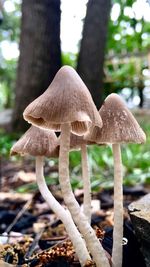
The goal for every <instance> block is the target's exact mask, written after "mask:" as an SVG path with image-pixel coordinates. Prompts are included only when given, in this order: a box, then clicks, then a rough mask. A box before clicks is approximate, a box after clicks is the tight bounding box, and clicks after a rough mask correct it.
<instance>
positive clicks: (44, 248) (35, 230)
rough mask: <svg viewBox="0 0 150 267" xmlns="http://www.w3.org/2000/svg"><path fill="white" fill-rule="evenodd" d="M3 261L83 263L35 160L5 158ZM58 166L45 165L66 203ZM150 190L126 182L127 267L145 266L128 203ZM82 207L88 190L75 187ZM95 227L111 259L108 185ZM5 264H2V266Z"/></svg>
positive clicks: (0, 183) (0, 179)
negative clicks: (39, 181)
mask: <svg viewBox="0 0 150 267" xmlns="http://www.w3.org/2000/svg"><path fill="white" fill-rule="evenodd" d="M137 116H138V118H139V120H140V121H142V122H143V121H144V123H146V122H147V121H149V112H147V113H146V115H145V113H144V115H143V114H142V112H140V113H139V114H138V115H137ZM0 164H1V166H0V260H2V261H5V262H7V263H9V264H12V265H13V266H24V267H25V266H30V267H34V266H35V267H37V266H39V267H51V266H53V267H59V266H61V267H71V266H72V267H73V266H74V267H75V266H76V267H78V266H80V264H79V262H78V259H77V257H76V255H75V252H74V249H73V247H72V244H71V242H70V241H69V239H68V236H67V233H66V231H65V228H64V226H63V224H62V223H61V221H60V220H59V218H57V217H56V216H55V215H54V214H53V212H52V211H51V210H50V209H49V207H48V205H47V204H46V203H45V202H44V200H43V198H42V197H41V195H40V193H39V191H38V188H37V185H36V177H35V171H34V160H33V159H32V158H28V159H27V158H25V159H22V160H10V159H8V158H1V162H0ZM57 171H58V166H57V164H55V165H54V166H50V164H48V162H46V165H45V176H47V174H50V173H51V174H52V176H53V177H54V181H52V180H50V181H49V188H50V190H51V192H52V193H53V195H54V196H55V197H56V199H57V200H58V201H59V202H60V203H61V204H62V205H63V206H64V202H63V199H62V196H61V191H60V187H59V185H58V183H57V181H58V180H57V179H58V177H57V176H58V174H57ZM149 192H150V187H149V185H144V184H141V185H138V186H132V187H127V186H124V237H125V238H126V239H125V243H124V245H123V267H134V266H136V267H145V263H144V259H143V256H142V254H141V252H140V244H139V243H138V241H137V238H136V236H135V233H134V229H133V226H132V223H131V220H130V217H129V214H128V205H129V204H130V203H131V202H132V201H135V200H138V199H139V198H140V197H142V196H144V195H145V194H147V193H149ZM74 193H75V197H76V199H77V201H78V202H79V204H80V205H82V201H83V190H82V189H80V190H79V189H77V188H76V189H75V190H74ZM92 199H93V201H92V208H93V212H92V226H93V228H94V229H95V231H96V233H97V236H98V238H99V239H100V242H101V243H102V245H103V247H104V249H105V250H106V251H107V253H108V254H107V255H108V258H109V259H110V258H111V251H112V242H113V238H112V229H113V189H102V188H100V189H99V191H97V192H95V193H93V194H92ZM0 266H1V265H0Z"/></svg>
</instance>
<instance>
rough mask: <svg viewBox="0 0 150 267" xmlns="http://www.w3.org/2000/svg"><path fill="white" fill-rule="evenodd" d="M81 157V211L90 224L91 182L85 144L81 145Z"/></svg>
mask: <svg viewBox="0 0 150 267" xmlns="http://www.w3.org/2000/svg"><path fill="white" fill-rule="evenodd" d="M81 158H82V178H83V190H84V196H83V211H84V214H85V216H86V217H87V219H88V222H89V223H90V224H91V213H92V212H91V182H90V173H89V166H88V157H87V147H86V145H85V144H83V145H82V146H81Z"/></svg>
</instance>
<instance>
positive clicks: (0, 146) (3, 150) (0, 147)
mask: <svg viewBox="0 0 150 267" xmlns="http://www.w3.org/2000/svg"><path fill="white" fill-rule="evenodd" d="M19 137H20V134H19V133H11V134H7V133H6V132H5V131H3V130H1V129H0V156H2V157H6V158H8V157H9V153H10V149H11V147H12V145H13V144H14V143H15V142H16V140H18V139H19Z"/></svg>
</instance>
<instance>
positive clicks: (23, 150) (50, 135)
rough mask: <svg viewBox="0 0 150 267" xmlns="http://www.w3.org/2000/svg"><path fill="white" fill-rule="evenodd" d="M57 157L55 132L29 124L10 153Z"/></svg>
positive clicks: (57, 149)
mask: <svg viewBox="0 0 150 267" xmlns="http://www.w3.org/2000/svg"><path fill="white" fill-rule="evenodd" d="M17 154H20V155H22V156H23V155H26V154H29V155H31V156H45V157H54V158H55V157H58V156H59V146H58V141H57V137H56V135H55V133H54V132H53V131H50V130H46V129H40V128H38V127H35V126H31V127H30V128H29V129H28V131H27V132H26V133H25V134H24V135H23V136H22V137H21V138H20V139H19V140H18V142H17V143H16V144H14V145H13V147H12V148H11V151H10V155H11V156H13V155H17Z"/></svg>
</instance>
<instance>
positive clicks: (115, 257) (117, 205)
mask: <svg viewBox="0 0 150 267" xmlns="http://www.w3.org/2000/svg"><path fill="white" fill-rule="evenodd" d="M112 149H113V156H114V230H113V249H112V263H113V267H121V266H122V239H123V188H122V184H123V178H122V160H121V150H120V145H119V144H113V145H112Z"/></svg>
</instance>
